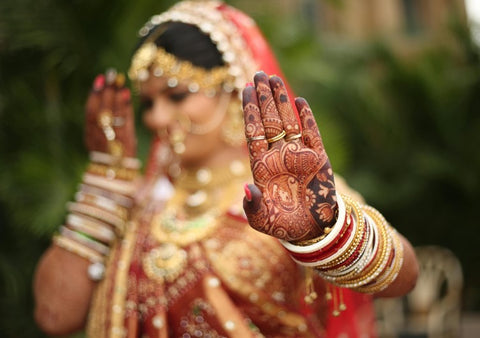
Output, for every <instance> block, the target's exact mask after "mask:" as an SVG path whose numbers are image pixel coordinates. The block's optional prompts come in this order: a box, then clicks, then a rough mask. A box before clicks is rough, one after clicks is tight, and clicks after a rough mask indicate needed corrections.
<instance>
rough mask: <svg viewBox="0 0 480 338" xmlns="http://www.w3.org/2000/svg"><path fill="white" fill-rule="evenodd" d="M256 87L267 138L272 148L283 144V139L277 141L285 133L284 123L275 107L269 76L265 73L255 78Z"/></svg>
mask: <svg viewBox="0 0 480 338" xmlns="http://www.w3.org/2000/svg"><path fill="white" fill-rule="evenodd" d="M253 80H254V82H255V87H256V90H257V97H258V103H259V105H260V115H261V117H262V123H263V127H264V129H265V136H266V137H267V141H268V140H269V139H273V140H271V141H268V142H269V143H270V144H271V145H272V146H275V145H278V144H281V143H283V142H284V141H283V138H281V139H279V140H275V138H276V137H279V136H281V133H282V132H283V122H282V120H281V119H280V116H279V114H278V111H277V107H276V106H275V101H274V99H273V94H272V89H271V88H270V82H269V81H268V76H267V74H265V73H264V72H258V73H256V74H255V76H254V77H253Z"/></svg>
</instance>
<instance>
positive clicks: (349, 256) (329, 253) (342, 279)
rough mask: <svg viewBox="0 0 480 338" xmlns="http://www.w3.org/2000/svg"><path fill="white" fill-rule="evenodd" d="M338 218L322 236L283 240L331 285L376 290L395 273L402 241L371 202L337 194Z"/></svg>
mask: <svg viewBox="0 0 480 338" xmlns="http://www.w3.org/2000/svg"><path fill="white" fill-rule="evenodd" d="M337 202H338V211H339V213H338V219H337V222H336V224H335V225H334V226H333V227H332V230H331V231H330V232H329V233H328V235H326V236H325V237H324V238H322V239H320V238H319V239H313V240H308V241H304V242H300V243H295V244H292V243H290V242H286V241H282V244H283V246H284V247H285V248H286V249H287V250H288V251H289V253H290V255H291V256H292V258H293V259H294V260H295V261H296V262H297V263H298V264H301V265H303V266H306V267H310V268H313V269H314V270H315V271H316V272H317V273H318V274H319V275H320V276H321V277H322V278H323V279H325V280H326V281H328V282H330V283H331V284H333V285H336V286H339V287H344V288H350V289H354V290H356V291H358V292H363V293H377V292H380V291H382V290H384V289H385V288H387V287H388V286H389V285H390V284H391V283H392V282H393V281H394V280H395V278H396V277H397V275H398V272H399V271H400V269H401V267H402V264H403V245H402V242H401V240H400V237H399V235H398V234H397V232H396V230H395V229H394V228H392V227H391V226H390V225H389V224H388V223H387V221H386V220H385V218H384V217H383V216H382V215H381V214H380V213H379V212H378V211H377V210H375V209H374V208H372V207H370V206H360V204H359V203H357V202H356V201H354V200H353V199H352V198H350V197H349V196H346V195H337Z"/></svg>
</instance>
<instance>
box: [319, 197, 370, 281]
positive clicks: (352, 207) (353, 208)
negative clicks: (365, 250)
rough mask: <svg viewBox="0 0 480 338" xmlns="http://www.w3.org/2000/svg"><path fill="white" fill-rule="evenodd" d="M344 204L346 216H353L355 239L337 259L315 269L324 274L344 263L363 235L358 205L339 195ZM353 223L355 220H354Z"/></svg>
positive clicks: (349, 198)
mask: <svg viewBox="0 0 480 338" xmlns="http://www.w3.org/2000/svg"><path fill="white" fill-rule="evenodd" d="M340 196H341V197H342V199H343V200H344V202H345V207H346V210H347V213H348V214H347V215H350V214H353V215H354V216H355V219H356V221H357V231H356V233H355V238H354V239H353V240H352V242H351V243H350V245H349V246H348V248H345V252H344V253H343V254H342V255H341V256H340V257H338V258H336V259H334V260H333V261H331V262H328V263H326V264H322V265H320V266H318V267H317V269H319V271H322V272H324V271H323V270H325V269H329V268H331V267H334V266H336V265H338V264H341V263H342V262H344V261H346V260H347V259H348V258H349V257H350V255H351V254H352V253H353V252H354V251H355V250H356V248H357V246H358V244H359V243H360V241H361V239H362V236H363V233H364V231H365V218H364V217H363V214H362V211H361V209H360V205H359V204H358V202H356V201H354V200H353V199H352V198H351V197H350V196H347V195H344V194H341V195H340ZM354 221H355V220H354Z"/></svg>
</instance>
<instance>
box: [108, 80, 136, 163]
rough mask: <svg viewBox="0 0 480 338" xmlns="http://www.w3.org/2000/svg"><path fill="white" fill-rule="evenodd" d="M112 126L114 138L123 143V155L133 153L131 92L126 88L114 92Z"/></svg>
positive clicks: (133, 129)
mask: <svg viewBox="0 0 480 338" xmlns="http://www.w3.org/2000/svg"><path fill="white" fill-rule="evenodd" d="M113 127H114V130H115V134H116V138H117V139H118V140H120V142H121V143H122V144H123V145H124V151H125V156H129V157H132V156H133V155H134V154H135V148H136V144H135V128H134V118H133V107H132V103H131V93H130V90H129V89H128V88H125V87H123V88H121V89H119V90H117V91H116V94H115V109H114V119H113Z"/></svg>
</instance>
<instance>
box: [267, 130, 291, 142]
mask: <svg viewBox="0 0 480 338" xmlns="http://www.w3.org/2000/svg"><path fill="white" fill-rule="evenodd" d="M285 135H287V133H286V132H285V130H282V132H281V133H280V134H278V135H275V136H274V137H271V138H268V139H267V142H268V143H273V142H277V141H279V140H281V139H282V138H284V137H285Z"/></svg>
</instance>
